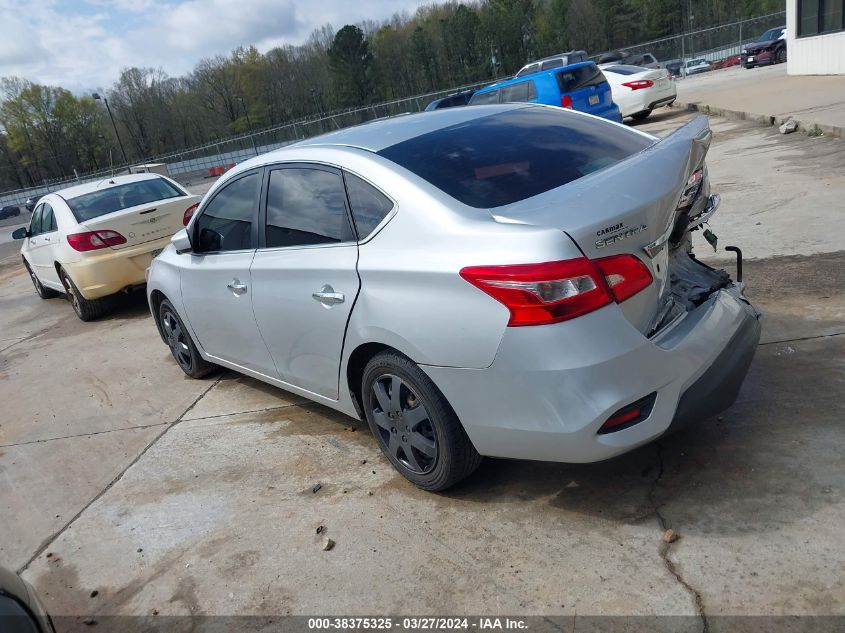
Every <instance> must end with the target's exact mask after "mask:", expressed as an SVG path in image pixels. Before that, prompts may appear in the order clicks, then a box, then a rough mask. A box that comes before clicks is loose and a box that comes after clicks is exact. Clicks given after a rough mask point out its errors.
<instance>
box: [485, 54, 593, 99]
mask: <svg viewBox="0 0 845 633" xmlns="http://www.w3.org/2000/svg"><path fill="white" fill-rule="evenodd" d="M590 65H595V62H577V63H575V64H567V65H566V66H559V67H558V68H550V69H549V70H541V71H540V72H537V73H531V74H530V75H523V76H522V77H514V78H513V79H507V80H505V81H500V82H498V83H495V84H490V85H489V86H484V87H483V88H479V89H478V90H477V91H476V94H479V93H484V92H490V91H491V90H495V89H496V88H502V87H503V86H512V85H513V84H519V83H522V82H524V81H532V80H534V79H536V78H537V77H540V76H542V75H553V74H555V73H560V72H563V71H565V70H569V69H571V68H582V67H583V66H590Z"/></svg>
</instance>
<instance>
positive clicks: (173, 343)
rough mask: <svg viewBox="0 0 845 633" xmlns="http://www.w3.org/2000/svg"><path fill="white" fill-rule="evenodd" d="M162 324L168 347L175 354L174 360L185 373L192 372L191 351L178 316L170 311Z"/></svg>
mask: <svg viewBox="0 0 845 633" xmlns="http://www.w3.org/2000/svg"><path fill="white" fill-rule="evenodd" d="M161 323H162V326H163V329H164V337H165V338H166V339H167V346H168V347H169V348H170V351H171V352H172V353H173V358H175V359H176V362H177V363H179V366H180V367H181V368H182V369H183V370H184V371H186V372H190V370H191V350H190V348H189V347H188V342H187V339H186V338H185V332H184V331H183V330H182V324H181V323H179V319H177V318H176V315H175V314H173V313H172V312H170V311H169V310H167V311H165V312H164V314H163V315H162V317H161Z"/></svg>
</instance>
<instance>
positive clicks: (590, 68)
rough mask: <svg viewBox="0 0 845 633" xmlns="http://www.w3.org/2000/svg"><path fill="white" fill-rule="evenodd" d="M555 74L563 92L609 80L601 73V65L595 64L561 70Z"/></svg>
mask: <svg viewBox="0 0 845 633" xmlns="http://www.w3.org/2000/svg"><path fill="white" fill-rule="evenodd" d="M555 76H556V77H557V85H558V86H559V87H560V91H561V92H562V93H566V92H574V91H575V90H580V89H581V88H586V87H587V86H597V85H599V84H603V83H605V82H606V81H607V80H606V79H605V78H604V75H602V74H601V71H600V70H599V67H598V66H596V65H595V64H587V65H586V66H578V67H577V68H570V69H568V70H561V71H560V72H558V73H555Z"/></svg>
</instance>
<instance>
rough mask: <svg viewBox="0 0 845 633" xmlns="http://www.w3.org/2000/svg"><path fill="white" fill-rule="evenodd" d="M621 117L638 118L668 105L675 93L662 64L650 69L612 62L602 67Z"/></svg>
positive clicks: (637, 119) (673, 85) (673, 99)
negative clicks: (657, 67)
mask: <svg viewBox="0 0 845 633" xmlns="http://www.w3.org/2000/svg"><path fill="white" fill-rule="evenodd" d="M602 72H603V73H604V76H605V77H607V83H609V84H610V90H611V93H612V94H613V102H614V103H615V104H616V105H617V106H618V108H619V114H621V115H622V118H625V117H631V118H633V119H634V120H635V121H641V120H643V119H645V118H646V117H648V115H650V114H651V113H652V111H653V110H654V109H655V108H659V107H661V106H667V105H671V104H672V103H674V102H675V99H676V98H677V96H678V92H677V89H676V88H675V82H674V81H672V77H671V75H670V74H669V71H668V70H666V69H665V68H661V69H657V70H652V69H650V68H641V67H639V66H628V65H624V64H616V65H613V64H612V65H610V66H605V67H603V68H602Z"/></svg>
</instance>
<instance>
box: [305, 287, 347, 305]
mask: <svg viewBox="0 0 845 633" xmlns="http://www.w3.org/2000/svg"><path fill="white" fill-rule="evenodd" d="M311 297H312V298H314V299H315V300H317V301H319V302H320V303H322V304H323V305H324V306H327V307H328V306H333V305H334V304H336V303H343V302H344V301H345V300H346V296H345V295H344V294H343V293H342V292H335V291H334V288H332V287H331V286H329V285H328V284H326V285H325V286H323V288H322V289H321V290H320V292H314V293H312V294H311Z"/></svg>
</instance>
